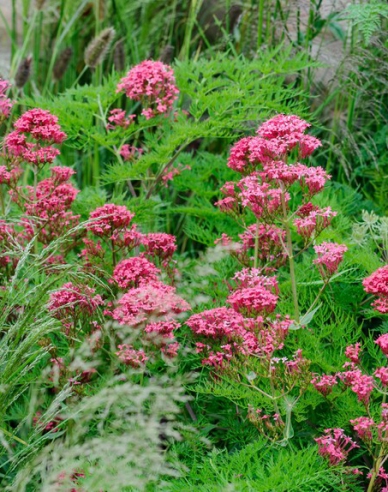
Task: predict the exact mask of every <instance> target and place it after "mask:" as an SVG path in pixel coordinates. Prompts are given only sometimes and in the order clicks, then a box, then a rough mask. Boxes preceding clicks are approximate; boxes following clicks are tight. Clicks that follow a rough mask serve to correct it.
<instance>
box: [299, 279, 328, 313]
mask: <svg viewBox="0 0 388 492" xmlns="http://www.w3.org/2000/svg"><path fill="white" fill-rule="evenodd" d="M328 285H329V282H328V281H323V285H322V287H321V288H320V289H319V292H318V294H317V297H316V298H315V299H314V302H313V303H312V304H311V306H310V307H309V308H308V310H307V311H306V313H305V315H304V316H306V315H307V314H309V313H310V312H311V311H312V310H313V309H314V307H315V305H316V304H317V302H318V301H319V299H320V298H321V296H322V294H323V292H324V290H325V289H326V287H327V286H328Z"/></svg>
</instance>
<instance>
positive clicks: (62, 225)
mask: <svg viewBox="0 0 388 492" xmlns="http://www.w3.org/2000/svg"><path fill="white" fill-rule="evenodd" d="M73 174H74V171H73V170H72V169H70V168H68V167H59V166H56V167H52V168H51V178H47V179H44V180H42V181H40V182H39V183H38V184H37V185H36V186H35V187H32V186H27V187H26V188H25V190H24V189H23V187H18V186H16V187H15V188H14V189H11V190H10V192H9V193H10V196H11V199H12V200H13V201H14V202H16V203H17V204H18V205H19V207H20V208H21V209H24V211H25V213H26V215H28V216H29V217H30V219H29V221H30V224H31V233H30V234H27V235H26V237H29V239H32V237H33V235H34V234H35V233H36V232H35V229H37V231H38V239H39V241H40V242H42V243H43V244H49V243H50V242H51V241H52V240H54V239H56V238H58V237H60V236H62V235H63V234H64V233H65V232H67V231H68V230H70V229H71V228H73V227H75V226H76V225H77V224H78V221H79V215H74V214H73V213H72V212H71V205H72V203H73V202H74V200H75V199H76V197H77V194H78V190H77V189H76V188H74V186H73V185H71V184H70V183H67V182H66V181H67V180H68V179H70V177H71V176H72V175H73ZM34 221H37V224H36V225H35V227H33V223H34ZM26 233H28V229H27V228H26Z"/></svg>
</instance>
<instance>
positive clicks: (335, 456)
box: [314, 429, 359, 465]
mask: <svg viewBox="0 0 388 492" xmlns="http://www.w3.org/2000/svg"><path fill="white" fill-rule="evenodd" d="M314 440H315V442H316V443H317V444H318V446H319V450H318V452H319V454H320V455H321V456H323V457H324V458H327V459H328V460H329V463H330V464H331V465H338V464H339V463H342V462H345V461H346V459H347V457H348V454H349V452H350V451H351V450H352V449H354V448H358V447H359V446H358V445H357V444H356V443H355V442H354V441H353V440H352V439H351V438H350V437H348V436H346V435H345V434H344V431H343V429H326V430H325V435H324V436H322V437H317V438H316V439H314Z"/></svg>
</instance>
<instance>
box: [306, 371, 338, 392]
mask: <svg viewBox="0 0 388 492" xmlns="http://www.w3.org/2000/svg"><path fill="white" fill-rule="evenodd" d="M311 384H312V385H313V386H314V388H315V389H316V390H317V391H319V393H321V394H322V395H323V396H327V395H328V394H329V393H331V392H332V391H333V386H335V385H336V384H337V377H336V376H329V375H327V374H323V375H322V376H318V375H317V376H315V377H313V379H312V380H311Z"/></svg>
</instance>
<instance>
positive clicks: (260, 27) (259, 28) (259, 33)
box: [257, 0, 265, 50]
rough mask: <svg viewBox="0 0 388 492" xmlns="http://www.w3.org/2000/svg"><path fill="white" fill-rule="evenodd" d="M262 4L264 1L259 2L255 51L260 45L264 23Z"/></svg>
mask: <svg viewBox="0 0 388 492" xmlns="http://www.w3.org/2000/svg"><path fill="white" fill-rule="evenodd" d="M264 2H265V0H259V18H258V25H257V49H258V50H259V48H260V47H261V45H262V41H263V21H264Z"/></svg>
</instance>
